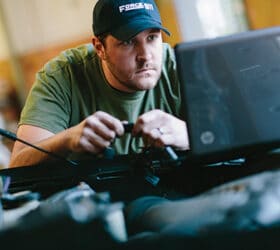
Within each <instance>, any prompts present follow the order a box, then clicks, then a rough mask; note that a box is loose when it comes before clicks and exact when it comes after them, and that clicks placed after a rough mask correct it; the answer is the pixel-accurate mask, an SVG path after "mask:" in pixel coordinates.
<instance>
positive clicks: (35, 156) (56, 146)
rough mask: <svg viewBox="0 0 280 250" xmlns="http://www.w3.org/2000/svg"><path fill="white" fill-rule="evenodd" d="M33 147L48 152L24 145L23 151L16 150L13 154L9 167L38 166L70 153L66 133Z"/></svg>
mask: <svg viewBox="0 0 280 250" xmlns="http://www.w3.org/2000/svg"><path fill="white" fill-rule="evenodd" d="M18 143H20V142H16V144H18ZM33 145H35V146H36V147H38V148H41V149H43V150H44V151H46V152H42V151H40V149H36V148H33V147H31V146H28V145H24V147H21V150H16V151H15V152H13V153H12V156H11V160H10V164H9V167H20V166H31V165H36V164H39V163H41V162H45V161H50V160H54V159H55V158H59V157H61V158H64V157H66V155H67V154H68V153H69V152H70V150H69V149H68V147H67V145H68V139H67V132H66V131H63V132H61V133H59V134H56V135H53V136H51V137H49V138H47V139H45V140H42V141H40V142H38V143H35V144H33ZM48 152H50V153H48ZM55 155H56V156H55Z"/></svg>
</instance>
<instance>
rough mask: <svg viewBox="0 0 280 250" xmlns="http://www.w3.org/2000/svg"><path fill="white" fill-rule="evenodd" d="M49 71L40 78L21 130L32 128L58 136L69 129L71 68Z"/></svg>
mask: <svg viewBox="0 0 280 250" xmlns="http://www.w3.org/2000/svg"><path fill="white" fill-rule="evenodd" d="M48 67H51V65H48ZM48 67H45V68H44V69H43V70H41V71H39V72H38V73H37V74H36V79H35V82H34V84H33V86H32V88H31V90H30V92H29V94H28V97H27V99H26V103H25V106H24V108H23V110H22V112H21V117H20V121H19V126H20V125H22V124H28V125H33V126H37V127H41V128H44V129H46V130H48V131H50V132H52V133H58V132H60V131H62V130H64V129H66V128H67V127H68V126H69V117H70V112H71V111H70V107H71V105H70V99H71V98H70V96H71V94H70V93H71V91H70V86H71V84H70V82H71V81H70V78H71V76H70V74H69V73H68V71H67V68H56V69H55V70H49V69H48Z"/></svg>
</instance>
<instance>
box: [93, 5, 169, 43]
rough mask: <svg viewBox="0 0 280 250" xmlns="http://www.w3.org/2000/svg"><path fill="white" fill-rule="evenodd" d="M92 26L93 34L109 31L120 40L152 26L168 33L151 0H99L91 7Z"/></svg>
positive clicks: (97, 34) (127, 38)
mask: <svg viewBox="0 0 280 250" xmlns="http://www.w3.org/2000/svg"><path fill="white" fill-rule="evenodd" d="M92 28H93V33H94V35H95V36H99V35H102V34H106V33H110V34H111V35H112V36H114V37H115V38H117V39H118V40H122V41H127V40H129V39H131V38H132V37H134V36H136V35H137V34H138V33H139V32H141V31H144V30H146V29H152V28H157V29H161V30H163V31H164V32H165V33H166V34H168V35H170V32H169V31H168V30H167V29H166V28H165V27H163V26H162V23H161V18H160V14H159V11H158V8H157V6H156V4H155V2H154V1H153V0H99V1H98V2H97V3H96V5H95V6H94V9H93V24H92Z"/></svg>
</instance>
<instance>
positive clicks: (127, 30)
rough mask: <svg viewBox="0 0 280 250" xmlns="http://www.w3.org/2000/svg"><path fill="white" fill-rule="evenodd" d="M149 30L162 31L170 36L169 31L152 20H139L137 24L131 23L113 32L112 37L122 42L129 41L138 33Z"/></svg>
mask: <svg viewBox="0 0 280 250" xmlns="http://www.w3.org/2000/svg"><path fill="white" fill-rule="evenodd" d="M147 29H161V30H162V31H164V32H165V33H166V34H167V35H169V36H170V32H169V31H168V29H166V28H165V27H163V26H162V25H161V24H160V23H158V22H153V21H152V20H150V19H149V20H138V21H137V22H135V21H134V22H131V23H128V24H126V25H123V26H121V27H120V28H118V29H117V30H114V31H113V32H111V35H112V36H114V37H115V38H117V39H118V40H121V41H127V40H129V39H131V38H132V37H134V36H136V35H137V34H138V33H140V32H142V31H144V30H147Z"/></svg>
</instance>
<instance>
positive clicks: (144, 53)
mask: <svg viewBox="0 0 280 250" xmlns="http://www.w3.org/2000/svg"><path fill="white" fill-rule="evenodd" d="M151 58H152V54H151V51H150V49H149V47H148V46H147V45H145V44H140V45H138V46H137V60H138V61H149V60H150V59H151Z"/></svg>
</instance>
